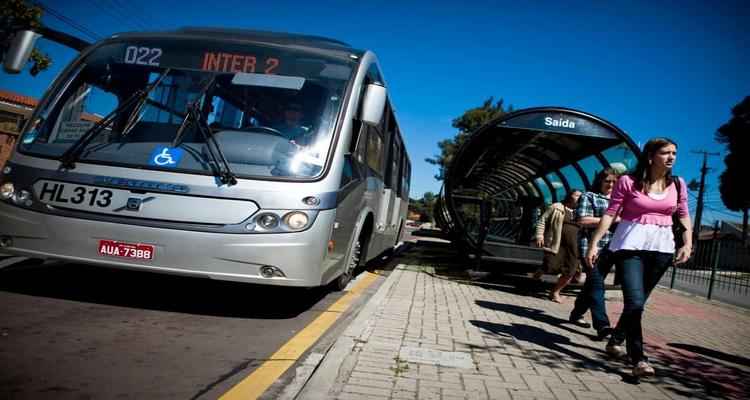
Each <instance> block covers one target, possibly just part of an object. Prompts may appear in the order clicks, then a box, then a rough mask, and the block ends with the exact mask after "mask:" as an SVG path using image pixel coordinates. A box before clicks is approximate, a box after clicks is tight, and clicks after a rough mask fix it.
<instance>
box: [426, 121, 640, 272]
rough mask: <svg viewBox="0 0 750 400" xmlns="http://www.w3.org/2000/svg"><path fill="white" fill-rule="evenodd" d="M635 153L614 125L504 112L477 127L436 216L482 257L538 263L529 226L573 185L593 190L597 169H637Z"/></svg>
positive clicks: (452, 169)
mask: <svg viewBox="0 0 750 400" xmlns="http://www.w3.org/2000/svg"><path fill="white" fill-rule="evenodd" d="M639 153H640V151H639V149H638V147H637V146H636V145H635V143H634V142H633V141H632V140H631V139H630V138H629V137H628V136H627V135H626V134H625V132H623V131H622V130H620V129H619V128H617V127H616V126H615V125H613V124H611V123H609V122H607V121H605V120H603V119H601V118H598V117H596V116H593V115H591V114H588V113H585V112H581V111H577V110H572V109H566V108H559V107H544V108H530V109H525V110H520V111H516V112H514V113H511V114H506V115H503V116H501V117H499V118H497V119H495V120H493V121H491V122H489V123H487V124H485V125H484V126H482V127H481V128H479V129H478V130H477V131H476V132H475V133H474V135H472V137H471V139H469V140H468V141H467V142H466V143H465V144H464V145H463V146H462V147H461V149H460V150H459V152H458V154H457V155H456V158H455V159H454V161H453V162H452V163H451V166H450V168H449V169H448V171H447V173H446V179H445V183H444V187H443V189H442V191H441V196H440V198H439V200H438V204H437V207H436V210H437V211H436V212H435V214H436V221H437V223H438V225H439V226H440V227H441V228H442V229H443V230H444V231H445V232H446V233H447V234H449V235H450V236H451V237H452V239H453V240H454V241H458V242H460V243H462V244H464V245H467V246H468V247H469V248H471V249H472V250H473V251H474V252H476V254H478V255H479V256H481V257H483V258H485V259H495V260H498V261H511V262H518V263H531V264H537V263H540V262H541V259H542V255H543V254H542V252H541V250H540V249H537V248H535V247H532V245H531V242H532V239H533V235H534V226H535V225H536V222H537V220H538V218H539V216H540V215H541V213H542V212H543V211H544V210H545V209H546V207H548V206H549V205H550V204H552V203H553V202H557V201H562V200H563V198H564V197H565V194H566V193H567V192H568V191H569V190H571V189H580V190H584V191H585V190H590V188H591V183H592V181H593V179H594V176H595V175H596V173H597V172H598V171H601V170H602V169H604V168H605V167H613V168H615V169H617V170H620V171H622V172H625V171H629V170H631V169H633V168H634V167H635V164H636V161H637V158H638V154H639Z"/></svg>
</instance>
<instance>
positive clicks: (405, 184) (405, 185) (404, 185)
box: [401, 154, 411, 198]
mask: <svg viewBox="0 0 750 400" xmlns="http://www.w3.org/2000/svg"><path fill="white" fill-rule="evenodd" d="M410 181H411V164H410V163H409V159H408V158H406V154H404V168H403V174H402V175H401V193H403V196H404V197H405V198H408V197H409V184H410Z"/></svg>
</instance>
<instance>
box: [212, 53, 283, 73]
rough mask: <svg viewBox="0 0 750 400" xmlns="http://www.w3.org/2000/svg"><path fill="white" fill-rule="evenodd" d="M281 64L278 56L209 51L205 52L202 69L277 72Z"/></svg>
mask: <svg viewBox="0 0 750 400" xmlns="http://www.w3.org/2000/svg"><path fill="white" fill-rule="evenodd" d="M280 64H281V61H280V60H279V59H278V58H276V57H267V56H256V55H253V54H233V53H222V52H212V51H209V52H206V53H204V54H203V63H202V64H201V69H202V70H204V71H213V72H246V73H261V74H275V73H276V71H277V70H278V68H279V65H280Z"/></svg>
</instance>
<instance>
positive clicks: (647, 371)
mask: <svg viewBox="0 0 750 400" xmlns="http://www.w3.org/2000/svg"><path fill="white" fill-rule="evenodd" d="M654 374H656V371H654V368H653V367H652V366H651V365H649V363H647V362H646V361H638V364H636V366H635V367H633V376H636V377H638V378H642V377H645V376H654Z"/></svg>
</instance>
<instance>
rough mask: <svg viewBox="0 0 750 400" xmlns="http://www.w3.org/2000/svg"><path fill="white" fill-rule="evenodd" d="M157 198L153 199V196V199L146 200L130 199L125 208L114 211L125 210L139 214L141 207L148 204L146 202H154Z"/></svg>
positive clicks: (147, 198)
mask: <svg viewBox="0 0 750 400" xmlns="http://www.w3.org/2000/svg"><path fill="white" fill-rule="evenodd" d="M155 198H156V197H153V196H151V197H144V198H139V197H129V198H128V201H127V202H126V203H125V205H124V206H122V207H119V208H115V209H114V210H112V211H115V212H120V211H123V210H124V211H134V212H138V211H141V206H142V205H143V203H146V202H149V201H151V200H154V199H155Z"/></svg>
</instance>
